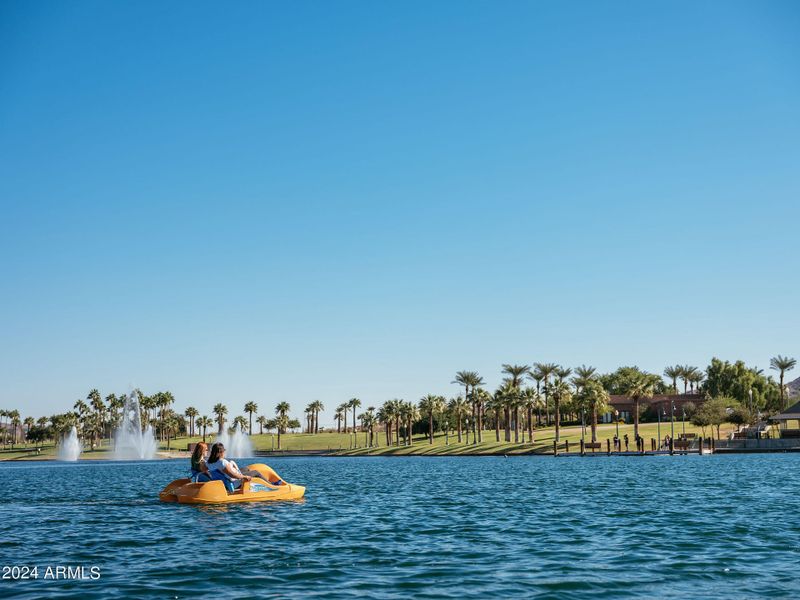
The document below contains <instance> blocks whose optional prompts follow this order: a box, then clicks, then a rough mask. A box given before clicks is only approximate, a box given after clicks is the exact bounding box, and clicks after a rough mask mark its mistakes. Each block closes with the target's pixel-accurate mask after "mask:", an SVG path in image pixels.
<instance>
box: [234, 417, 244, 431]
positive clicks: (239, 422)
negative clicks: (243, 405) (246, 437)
mask: <svg viewBox="0 0 800 600" xmlns="http://www.w3.org/2000/svg"><path fill="white" fill-rule="evenodd" d="M245 427H247V418H245V417H244V416H242V415H240V416H238V417H236V418H235V419H234V420H233V428H234V429H237V428H238V429H239V431H244V428H245Z"/></svg>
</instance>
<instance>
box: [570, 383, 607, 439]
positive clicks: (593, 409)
mask: <svg viewBox="0 0 800 600" xmlns="http://www.w3.org/2000/svg"><path fill="white" fill-rule="evenodd" d="M576 399H577V401H578V406H580V407H581V408H582V409H584V410H588V412H589V414H590V416H591V418H592V443H595V442H597V415H598V413H601V412H602V413H604V412H606V411H607V410H608V401H609V395H608V392H607V391H606V390H605V388H604V387H603V386H602V385H601V383H600V382H599V381H597V380H596V379H594V378H590V379H588V380H587V381H586V383H585V384H584V385H583V386H581V389H580V391H578V393H577V394H576Z"/></svg>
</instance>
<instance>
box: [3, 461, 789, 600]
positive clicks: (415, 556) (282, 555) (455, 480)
mask: <svg viewBox="0 0 800 600" xmlns="http://www.w3.org/2000/svg"><path fill="white" fill-rule="evenodd" d="M186 462H187V461H156V462H139V463H103V462H95V463H83V462H81V463H77V464H76V463H26V464H21V463H14V464H0V475H1V476H2V480H3V482H4V488H5V490H4V494H3V519H0V540H2V543H0V559H2V560H0V564H4V565H11V564H18V565H20V564H27V565H39V566H40V568H42V567H45V566H47V565H77V566H80V565H83V566H86V567H87V568H88V567H91V566H98V567H100V571H101V578H100V580H98V581H58V582H54V581H43V580H39V581H22V582H9V581H2V582H0V596H3V597H20V598H40V597H46V596H49V597H76V598H78V597H81V598H84V597H89V598H91V597H97V598H101V597H102V598H105V597H108V596H118V597H138V598H147V597H152V598H163V597H167V596H169V597H172V598H186V597H195V596H197V595H202V596H207V597H243V598H244V597H253V596H255V595H258V596H262V595H279V596H281V597H291V598H305V597H308V596H323V597H324V596H330V597H341V596H346V595H356V594H357V595H360V596H367V597H370V596H372V597H381V598H385V597H387V596H388V597H398V598H400V597H404V598H407V597H426V596H428V597H453V598H462V597H478V596H481V597H485V596H496V597H510V596H517V597H536V596H540V597H556V598H592V597H596V598H606V597H656V598H658V597H665V596H668V595H670V596H676V597H677V596H693V597H702V598H752V597H766V596H769V597H792V596H793V595H795V592H796V590H797V586H796V573H795V565H796V564H797V561H798V559H799V558H800V543H799V542H798V540H800V524H798V523H797V520H796V519H794V518H793V515H794V513H795V511H796V507H797V497H798V495H797V489H798V475H797V473H798V467H800V456H796V455H760V456H712V457H651V458H642V457H630V458H618V457H612V458H606V457H593V458H587V459H578V458H575V459H570V458H561V459H554V458H541V457H518V458H511V459H503V458H479V457H474V458H422V457H419V458H342V459H339V458H333V459H331V458H298V459H291V458H283V459H274V460H272V461H270V465H271V466H272V467H274V468H275V469H276V470H277V471H278V473H279V474H280V475H281V476H283V477H284V478H285V479H286V480H287V481H290V482H296V483H299V484H302V485H306V486H307V492H306V494H307V495H306V498H305V499H304V500H303V501H298V502H285V503H251V504H247V503H242V504H232V505H224V506H185V505H177V504H163V503H160V502H158V500H157V496H158V492H159V490H160V489H161V488H162V487H163V486H164V485H165V484H166V483H168V482H169V481H171V480H173V479H176V478H178V477H180V476H183V475H184V473H185V471H186V469H187V464H186ZM243 462H246V461H243Z"/></svg>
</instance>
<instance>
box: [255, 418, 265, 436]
mask: <svg viewBox="0 0 800 600" xmlns="http://www.w3.org/2000/svg"><path fill="white" fill-rule="evenodd" d="M256 423H258V435H264V425H266V424H267V417H265V416H264V415H258V418H257V419H256Z"/></svg>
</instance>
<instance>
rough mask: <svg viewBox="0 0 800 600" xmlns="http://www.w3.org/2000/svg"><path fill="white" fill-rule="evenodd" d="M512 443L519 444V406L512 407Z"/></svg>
mask: <svg viewBox="0 0 800 600" xmlns="http://www.w3.org/2000/svg"><path fill="white" fill-rule="evenodd" d="M514 443H515V444H519V407H517V406H515V407H514Z"/></svg>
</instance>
